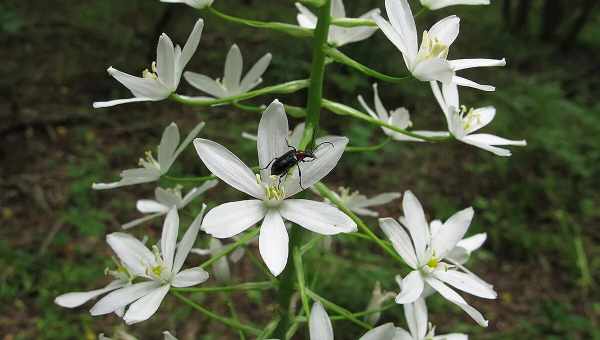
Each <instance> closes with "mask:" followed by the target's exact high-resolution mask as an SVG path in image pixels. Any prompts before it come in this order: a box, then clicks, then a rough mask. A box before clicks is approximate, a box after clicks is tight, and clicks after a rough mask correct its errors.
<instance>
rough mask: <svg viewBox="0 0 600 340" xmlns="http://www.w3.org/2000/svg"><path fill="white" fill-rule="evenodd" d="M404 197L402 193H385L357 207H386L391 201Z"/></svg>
mask: <svg viewBox="0 0 600 340" xmlns="http://www.w3.org/2000/svg"><path fill="white" fill-rule="evenodd" d="M401 196H402V194H401V193H399V192H385V193H383V194H379V195H377V196H373V197H371V198H369V199H367V200H365V201H363V202H362V203H361V204H358V205H355V206H358V207H361V208H362V207H373V206H379V205H384V204H387V203H390V202H391V201H393V200H395V199H398V198H400V197H401Z"/></svg>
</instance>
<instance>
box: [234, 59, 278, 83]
mask: <svg viewBox="0 0 600 340" xmlns="http://www.w3.org/2000/svg"><path fill="white" fill-rule="evenodd" d="M272 58H273V56H272V55H271V53H267V54H265V55H264V56H263V57H262V58H260V59H259V60H258V61H257V62H256V64H254V66H252V68H251V69H250V71H248V73H246V75H245V76H244V79H242V82H241V84H240V90H241V91H242V92H247V91H250V90H252V89H253V88H254V87H255V86H256V85H258V84H259V83H260V81H261V79H260V77H262V75H263V73H265V71H266V70H267V68H268V67H269V64H270V63H271V59H272Z"/></svg>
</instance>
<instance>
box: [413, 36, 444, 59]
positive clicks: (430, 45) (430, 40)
mask: <svg viewBox="0 0 600 340" xmlns="http://www.w3.org/2000/svg"><path fill="white" fill-rule="evenodd" d="M446 57H448V46H446V45H445V44H444V43H442V42H441V41H440V40H439V39H438V38H436V37H432V36H430V35H429V32H427V31H424V32H423V40H422V41H421V46H420V48H419V53H418V54H417V63H418V62H422V61H425V60H428V59H433V58H441V59H446Z"/></svg>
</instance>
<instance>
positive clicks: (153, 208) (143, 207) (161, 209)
mask: <svg viewBox="0 0 600 340" xmlns="http://www.w3.org/2000/svg"><path fill="white" fill-rule="evenodd" d="M218 183H219V181H217V180H212V181H206V182H205V183H204V184H202V185H201V186H199V187H195V188H193V189H192V190H190V191H189V192H188V193H187V194H186V195H185V196H183V197H182V194H181V186H176V187H175V188H170V189H163V188H161V187H157V188H156V189H155V190H154V197H155V199H153V200H150V199H142V200H138V201H137V204H136V208H137V210H138V211H139V212H141V213H142V214H148V215H147V216H144V217H141V218H138V219H135V220H133V221H131V222H127V223H125V224H123V225H122V226H121V227H122V228H123V229H129V228H132V227H135V226H137V225H140V224H142V223H144V222H147V221H149V220H151V219H154V218H156V217H159V216H164V215H166V214H167V213H168V212H169V210H171V208H172V207H175V208H176V209H177V210H180V209H183V208H185V206H187V205H188V204H189V203H190V202H191V201H192V200H193V199H194V198H196V197H198V196H200V195H202V194H203V193H204V192H205V191H206V190H209V189H212V188H214V187H215V186H216V185H217V184H218Z"/></svg>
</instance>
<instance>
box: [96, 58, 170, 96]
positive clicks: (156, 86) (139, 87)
mask: <svg viewBox="0 0 600 340" xmlns="http://www.w3.org/2000/svg"><path fill="white" fill-rule="evenodd" d="M107 71H108V73H109V74H110V75H111V76H112V77H113V78H115V79H116V80H117V81H118V82H119V83H121V84H123V86H125V87H126V88H128V89H129V91H131V93H133V95H134V96H136V97H142V98H150V99H152V100H162V99H165V98H167V97H168V96H169V95H170V94H171V93H172V92H173V91H172V90H171V89H168V88H167V87H165V86H164V85H163V84H162V83H161V82H159V81H158V80H155V79H150V78H140V77H135V76H132V75H130V74H127V73H125V72H121V71H119V70H117V69H116V68H113V67H112V66H111V67H109V68H108V69H107Z"/></svg>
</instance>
